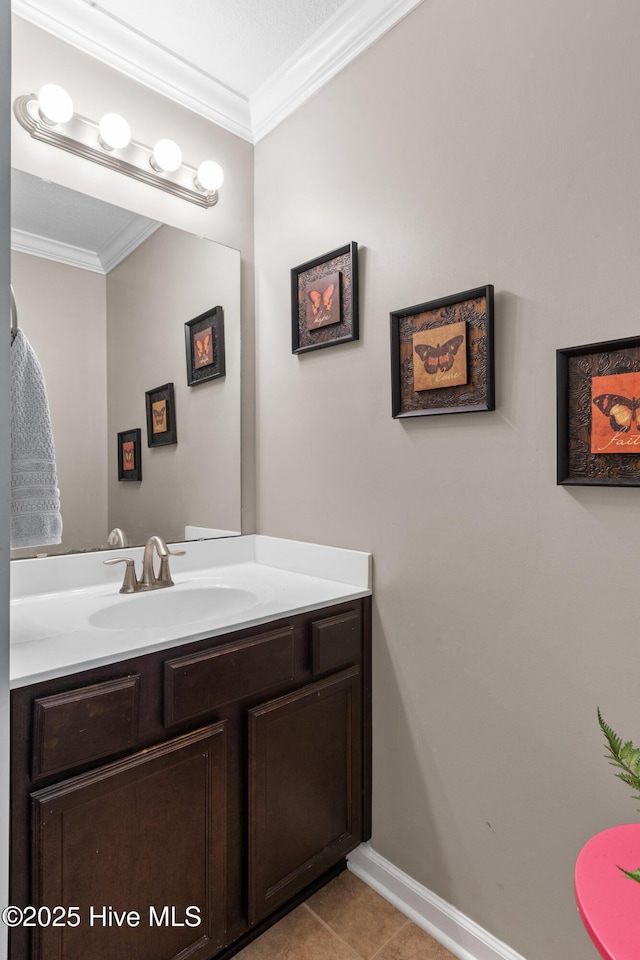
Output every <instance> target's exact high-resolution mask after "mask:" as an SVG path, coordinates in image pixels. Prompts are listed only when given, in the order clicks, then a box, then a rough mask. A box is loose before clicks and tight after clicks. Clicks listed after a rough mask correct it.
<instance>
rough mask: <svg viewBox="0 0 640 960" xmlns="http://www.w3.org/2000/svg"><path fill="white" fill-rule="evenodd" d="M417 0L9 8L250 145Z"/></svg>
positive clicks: (123, 1)
mask: <svg viewBox="0 0 640 960" xmlns="http://www.w3.org/2000/svg"><path fill="white" fill-rule="evenodd" d="M421 2H422V0H180V3H176V2H175V0H173V2H171V0H12V10H13V12H14V13H15V14H16V15H17V16H20V17H23V18H24V19H25V20H29V21H30V22H32V23H35V24H36V25H37V26H39V27H41V28H43V29H44V30H47V31H49V32H50V33H52V34H54V35H55V36H57V37H59V38H60V39H62V40H65V41H67V42H68V43H71V44H73V46H75V47H77V48H78V49H81V50H83V51H84V52H85V53H88V54H90V55H91V56H94V57H96V58H97V59H99V60H101V61H102V62H104V63H107V64H109V65H110V66H112V67H114V68H115V69H117V70H119V71H121V72H122V73H125V74H127V76H130V77H133V78H134V79H136V80H138V81H140V82H141V83H144V84H145V85H146V86H148V87H151V88H152V89H154V90H157V91H158V92H159V93H162V94H164V95H165V96H168V97H170V98H171V99H172V100H175V101H176V102H178V103H181V104H182V105H183V106H185V107H188V108H189V109H191V110H193V111H195V112H196V113H198V114H200V115H201V116H204V117H207V118H208V119H210V120H213V121H214V122H215V123H218V124H220V126H222V127H224V128H225V129H227V130H230V131H231V132H232V133H235V134H237V135H238V136H241V137H243V138H244V139H246V140H249V141H250V142H252V143H254V142H256V141H257V140H259V139H260V138H261V137H263V136H265V134H267V133H268V132H269V131H270V130H272V129H273V128H274V127H275V126H276V125H277V124H278V123H280V122H281V120H283V119H284V117H286V116H287V115H288V114H289V113H291V112H292V111H293V110H295V109H296V108H297V107H298V106H300V104H301V103H303V102H304V101H305V100H307V99H308V98H309V97H310V96H312V95H313V94H314V93H315V92H316V91H317V90H318V89H319V88H320V87H321V86H322V85H323V84H324V83H326V81H327V80H329V79H330V78H331V77H333V76H335V74H336V73H338V72H339V71H340V70H342V69H343V68H344V67H345V66H346V65H347V64H348V63H350V62H351V61H352V60H353V59H354V58H355V57H357V56H358V55H359V54H360V53H362V52H363V51H364V50H366V49H367V47H369V46H370V45H371V44H372V43H374V42H375V41H376V40H377V39H378V38H379V37H380V36H382V34H383V33H385V32H386V31H387V30H389V29H390V28H391V27H393V26H394V25H395V24H396V23H397V22H398V21H399V20H401V19H402V18H403V17H405V16H406V15H407V14H408V13H410V11H411V10H413V9H414V7H416V6H417V5H418V4H419V3H421Z"/></svg>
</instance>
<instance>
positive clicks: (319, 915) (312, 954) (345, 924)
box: [237, 870, 455, 960]
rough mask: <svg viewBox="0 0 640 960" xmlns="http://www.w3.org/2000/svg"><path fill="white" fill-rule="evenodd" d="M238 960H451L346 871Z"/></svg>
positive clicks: (249, 947)
mask: <svg viewBox="0 0 640 960" xmlns="http://www.w3.org/2000/svg"><path fill="white" fill-rule="evenodd" d="M237 960H455V958H454V956H453V954H451V953H450V952H449V951H448V950H445V948H444V947H443V946H441V945H440V944H439V943H436V941H435V940H434V939H433V938H432V937H430V936H429V934H427V933H425V932H424V930H421V929H420V928H419V927H417V926H416V925H415V923H412V922H411V920H407V918H406V917H405V916H404V914H402V913H400V911H399V910H396V908H395V907H392V906H391V904H390V903H387V901H386V900H384V899H383V898H382V897H381V896H380V895H379V894H377V893H376V892H375V890H372V889H371V887H368V886H367V885H366V884H364V883H363V882H362V880H359V879H358V878H357V877H356V876H354V874H353V873H350V872H349V871H348V870H345V871H344V872H343V873H341V874H340V876H338V877H336V878H335V880H332V881H331V883H328V884H327V886H326V887H323V888H322V890H319V891H318V892H317V893H314V895H313V896H312V897H310V898H309V899H308V900H307V901H306V902H305V903H303V904H301V905H300V906H299V907H297V908H296V909H295V910H293V911H292V912H291V913H289V914H288V915H287V916H286V917H284V918H283V919H282V920H280V921H279V923H276V924H275V926H273V927H271V929H269V930H267V932H266V933H264V934H263V935H262V936H261V937H259V938H258V939H257V940H254V942H253V943H250V944H249V946H248V947H245V949H244V950H242V951H241V952H240V953H239V954H238V955H237Z"/></svg>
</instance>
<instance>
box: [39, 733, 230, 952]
mask: <svg viewBox="0 0 640 960" xmlns="http://www.w3.org/2000/svg"><path fill="white" fill-rule="evenodd" d="M226 769H227V766H226V724H225V723H217V724H213V725H211V726H208V727H205V728H203V729H201V730H196V731H194V732H193V733H189V734H185V735H184V736H182V737H176V738H175V739H173V740H171V741H169V742H168V743H163V744H160V745H159V746H157V747H152V748H150V749H148V750H143V751H141V752H140V753H137V754H135V755H133V756H131V757H128V758H126V759H125V760H120V761H117V762H116V763H111V764H108V765H106V766H103V767H100V768H99V769H97V770H94V771H91V772H90V773H87V774H83V775H81V776H78V777H73V778H71V779H69V780H66V781H65V782H63V783H60V784H58V785H56V786H53V787H47V788H46V789H44V790H39V791H38V792H36V793H33V794H32V817H33V838H34V841H33V842H34V897H35V903H36V904H37V905H44V906H47V907H50V908H53V907H54V906H56V905H58V904H61V905H62V906H64V907H77V908H78V911H77V914H78V915H79V917H80V923H79V924H78V925H77V926H64V927H54V926H41V927H38V928H36V930H35V940H34V954H33V956H34V958H35V960H90V958H91V960H93V958H98V957H99V958H100V960H124V958H126V960H177V958H180V960H187V958H189V960H205V958H208V957H210V956H211V955H212V954H213V953H214V951H215V948H216V947H217V946H220V945H222V944H224V927H225V912H226V891H225V881H224V878H225V877H226V840H225V837H226ZM132 911H135V913H136V914H137V915H139V918H140V919H139V921H138V922H136V917H135V915H133V914H132V913H131V912H132ZM123 914H124V915H125V916H124V917H123ZM127 914H128V916H126V915H127ZM198 920H199V921H200V922H198ZM72 922H75V921H72Z"/></svg>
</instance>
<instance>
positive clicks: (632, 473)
mask: <svg viewBox="0 0 640 960" xmlns="http://www.w3.org/2000/svg"><path fill="white" fill-rule="evenodd" d="M556 384H557V468H558V469H557V482H558V484H559V485H561V486H598V487H637V486H640V424H639V423H638V420H639V418H640V390H638V389H637V387H638V386H640V337H627V338H624V339H620V340H604V341H602V342H601V343H588V344H583V345H582V346H579V347H567V348H565V349H561V350H557V351H556ZM634 451H637V452H635V453H634Z"/></svg>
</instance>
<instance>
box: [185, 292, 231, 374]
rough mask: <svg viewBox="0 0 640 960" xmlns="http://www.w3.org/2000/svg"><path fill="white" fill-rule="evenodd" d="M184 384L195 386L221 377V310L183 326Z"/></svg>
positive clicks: (206, 313) (222, 367) (211, 312)
mask: <svg viewBox="0 0 640 960" xmlns="http://www.w3.org/2000/svg"><path fill="white" fill-rule="evenodd" d="M184 336H185V348H186V356H187V383H188V385H189V386H190V387H195V386H197V385H198V384H200V383H207V382H208V381H209V380H218V379H219V378H220V377H224V376H225V373H226V370H225V350H224V310H223V309H222V307H220V306H218V307H214V308H213V309H212V310H207V311H206V312H205V313H201V314H200V316H198V317H194V318H193V320H188V321H187V323H185V325H184Z"/></svg>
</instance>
